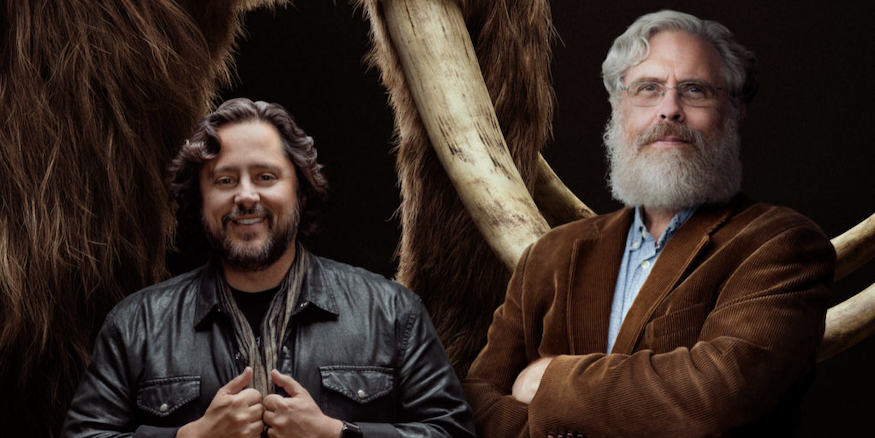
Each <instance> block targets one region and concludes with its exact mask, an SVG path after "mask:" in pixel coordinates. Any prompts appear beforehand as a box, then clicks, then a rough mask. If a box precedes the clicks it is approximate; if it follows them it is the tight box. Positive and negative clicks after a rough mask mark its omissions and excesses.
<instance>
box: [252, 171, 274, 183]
mask: <svg viewBox="0 0 875 438" xmlns="http://www.w3.org/2000/svg"><path fill="white" fill-rule="evenodd" d="M256 179H257V180H258V181H259V182H265V183H269V182H273V181H276V180H277V177H276V175H274V174H272V173H262V174H260V175H258V176H257V177H256Z"/></svg>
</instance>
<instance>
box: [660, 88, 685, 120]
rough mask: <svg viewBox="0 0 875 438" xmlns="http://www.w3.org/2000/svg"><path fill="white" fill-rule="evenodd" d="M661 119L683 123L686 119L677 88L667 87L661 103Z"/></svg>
mask: <svg viewBox="0 0 875 438" xmlns="http://www.w3.org/2000/svg"><path fill="white" fill-rule="evenodd" d="M659 119H660V121H662V122H677V123H682V122H683V121H684V120H685V119H686V117H685V115H684V107H683V105H681V96H680V95H679V94H678V91H677V88H666V90H665V95H664V96H663V97H662V101H660V103H659Z"/></svg>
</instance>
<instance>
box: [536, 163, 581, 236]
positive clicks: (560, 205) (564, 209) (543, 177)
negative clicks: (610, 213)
mask: <svg viewBox="0 0 875 438" xmlns="http://www.w3.org/2000/svg"><path fill="white" fill-rule="evenodd" d="M534 198H535V203H536V204H538V208H540V209H541V213H543V214H544V217H545V218H546V219H547V222H549V223H550V226H552V227H556V226H559V225H562V224H566V223H568V222H572V221H576V220H578V219H586V218H588V217H592V216H595V212H594V211H592V209H590V208H589V207H587V206H586V204H584V203H583V202H582V201H581V200H580V199H578V198H577V196H575V195H574V193H572V192H571V190H569V189H568V187H566V186H565V183H563V182H562V180H561V179H559V177H558V176H557V175H556V173H555V172H553V169H552V168H551V167H550V165H549V164H548V163H547V160H545V159H544V157H543V156H542V155H540V154H539V155H538V179H537V180H536V181H535V193H534Z"/></svg>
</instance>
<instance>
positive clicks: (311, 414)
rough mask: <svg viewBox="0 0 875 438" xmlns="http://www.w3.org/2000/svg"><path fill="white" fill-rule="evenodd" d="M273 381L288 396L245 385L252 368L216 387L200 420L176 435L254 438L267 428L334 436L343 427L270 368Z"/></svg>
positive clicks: (278, 435) (272, 432) (286, 434)
mask: <svg viewBox="0 0 875 438" xmlns="http://www.w3.org/2000/svg"><path fill="white" fill-rule="evenodd" d="M270 376H271V378H272V379H273V381H274V383H275V384H276V385H277V386H279V387H281V388H283V389H284V390H285V391H286V393H288V394H289V396H288V397H283V396H281V395H279V394H271V395H268V396H267V397H264V400H262V398H261V393H259V392H258V391H257V390H255V389H252V388H246V385H249V382H251V381H252V368H251V367H246V369H245V370H243V373H242V374H240V375H239V376H237V377H235V378H234V379H232V380H231V381H230V382H228V384H226V385H225V386H223V387H222V388H219V390H218V391H217V392H216V396H215V397H213V400H212V401H211V402H210V406H209V407H208V408H207V412H206V413H205V414H204V416H203V417H201V418H200V419H198V420H196V421H193V422H191V423H188V424H186V425H185V426H183V427H181V428H180V429H179V431H178V432H177V433H176V437H177V438H189V437H224V438H258V437H259V436H261V432H262V431H263V430H265V428H266V430H267V436H268V437H270V438H323V437H324V438H329V437H330V438H337V437H339V436H340V433H341V430H342V429H343V423H342V422H341V421H340V420H337V419H334V418H331V417H329V416H327V415H325V414H323V413H322V410H321V409H319V406H317V405H316V402H315V401H313V398H312V397H311V396H310V393H309V392H307V390H306V389H304V387H303V386H301V385H300V384H299V383H298V382H296V381H295V379H293V378H291V376H287V375H285V374H282V373H280V372H279V371H277V370H273V371H271V373H270Z"/></svg>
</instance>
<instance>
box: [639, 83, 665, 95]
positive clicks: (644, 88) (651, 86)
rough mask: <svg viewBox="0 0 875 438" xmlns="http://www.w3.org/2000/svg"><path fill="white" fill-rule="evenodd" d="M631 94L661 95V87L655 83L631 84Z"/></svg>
mask: <svg viewBox="0 0 875 438" xmlns="http://www.w3.org/2000/svg"><path fill="white" fill-rule="evenodd" d="M632 92H633V93H634V94H636V95H644V96H649V95H653V94H660V93H662V86H661V85H659V84H657V83H655V82H641V83H639V84H633V88H632Z"/></svg>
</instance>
